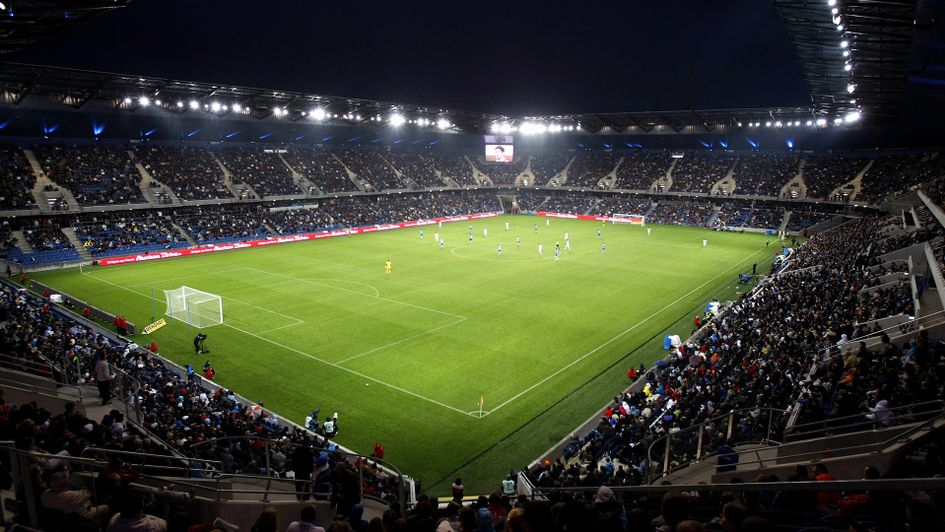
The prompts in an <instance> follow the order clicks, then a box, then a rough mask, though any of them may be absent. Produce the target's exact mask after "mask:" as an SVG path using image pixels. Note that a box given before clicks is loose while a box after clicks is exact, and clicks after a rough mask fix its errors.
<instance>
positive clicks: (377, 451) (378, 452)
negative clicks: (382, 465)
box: [371, 441, 384, 460]
mask: <svg viewBox="0 0 945 532" xmlns="http://www.w3.org/2000/svg"><path fill="white" fill-rule="evenodd" d="M371 456H373V457H374V458H377V459H380V460H383V459H384V446H383V445H381V442H379V441H378V442H374V453H372V454H371Z"/></svg>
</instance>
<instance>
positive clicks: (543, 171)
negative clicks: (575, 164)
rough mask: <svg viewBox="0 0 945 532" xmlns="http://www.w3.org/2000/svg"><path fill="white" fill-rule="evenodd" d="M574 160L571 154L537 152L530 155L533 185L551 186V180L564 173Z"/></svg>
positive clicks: (530, 184)
mask: <svg viewBox="0 0 945 532" xmlns="http://www.w3.org/2000/svg"><path fill="white" fill-rule="evenodd" d="M573 158H574V153H572V152H539V153H535V154H534V155H532V161H531V171H532V175H533V176H534V178H533V179H534V182H532V183H529V186H534V185H551V184H552V180H553V179H554V178H555V176H557V175H558V174H560V173H561V172H563V171H564V169H565V168H566V167H567V166H568V163H569V162H571V159H573Z"/></svg>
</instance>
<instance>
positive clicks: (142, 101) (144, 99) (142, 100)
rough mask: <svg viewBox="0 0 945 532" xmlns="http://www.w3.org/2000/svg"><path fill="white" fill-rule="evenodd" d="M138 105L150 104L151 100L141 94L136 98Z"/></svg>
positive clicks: (145, 105)
mask: <svg viewBox="0 0 945 532" xmlns="http://www.w3.org/2000/svg"><path fill="white" fill-rule="evenodd" d="M138 105H140V106H141V107H147V106H149V105H151V100H149V99H148V97H147V96H142V97H140V98H138Z"/></svg>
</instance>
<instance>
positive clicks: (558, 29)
mask: <svg viewBox="0 0 945 532" xmlns="http://www.w3.org/2000/svg"><path fill="white" fill-rule="evenodd" d="M571 4H577V3H571ZM7 58H8V59H9V60H12V61H22V62H34V63H41V64H51V65H57V66H67V67H74V68H86V69H94V70H103V71H109V72H118V73H132V74H143V75H150V76H160V77H172V78H176V79H185V80H196V81H205V82H215V83H226V84H233V85H247V86H255V87H266V88H277V89H284V90H297V91H305V92H312V93H320V94H330V95H338V96H352V97H360V98H369V99H378V100H388V101H393V102H405V103H416V104H422V105H428V106H432V107H444V108H448V109H464V110H471V111H479V112H487V113H500V114H510V115H516V116H519V115H526V114H553V113H579V112H618V111H644V110H667V109H668V110H673V109H690V108H692V109H708V108H723V107H755V106H759V107H761V106H777V105H807V104H809V103H810V102H809V98H808V96H807V91H806V88H805V85H804V81H803V79H802V74H801V70H800V68H799V66H798V65H797V61H796V59H795V56H794V51H793V48H792V45H791V43H790V39H789V37H788V35H787V32H786V31H785V30H784V27H783V25H782V23H781V21H780V20H779V18H778V15H777V12H776V11H775V9H774V8H773V7H772V6H771V4H770V3H769V2H767V1H762V0H719V1H706V0H663V1H650V2H640V1H636V2H630V1H622V2H620V1H613V0H612V1H609V2H598V1H591V2H582V3H580V4H579V5H576V6H575V7H572V8H567V9H565V8H562V7H559V6H555V7H548V5H547V3H541V2H501V3H489V2H450V1H447V2H438V3H432V2H417V1H401V2H384V3H383V4H381V3H379V2H378V3H374V2H364V3H354V2H343V1H324V2H323V1H316V0H265V1H248V0H227V1H225V2H224V1H219V0H217V1H210V0H163V1H157V0H136V1H134V2H132V3H131V4H130V6H129V7H127V8H125V9H121V10H117V11H115V12H112V13H109V14H106V15H103V16H101V17H98V18H97V19H95V20H93V21H92V22H91V23H89V24H86V25H82V26H79V27H75V28H72V29H70V30H68V31H65V32H62V33H60V34H57V35H54V36H52V37H51V38H49V39H47V40H44V41H42V42H40V43H38V44H36V45H33V46H31V47H28V48H26V49H24V50H21V51H19V52H17V53H15V54H11V55H10V56H8V57H7Z"/></svg>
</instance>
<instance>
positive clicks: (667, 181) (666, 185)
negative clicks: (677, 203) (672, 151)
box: [650, 159, 680, 192]
mask: <svg viewBox="0 0 945 532" xmlns="http://www.w3.org/2000/svg"><path fill="white" fill-rule="evenodd" d="M679 161H680V160H679V159H673V162H672V163H670V164H669V168H668V169H667V170H666V174H664V175H663V177H661V178H659V179H657V180H656V181H654V182H653V184H652V185H650V192H657V191H659V186H660V185H663V192H669V191H670V190H671V189H672V188H673V170H675V169H676V163H678V162H679Z"/></svg>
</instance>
